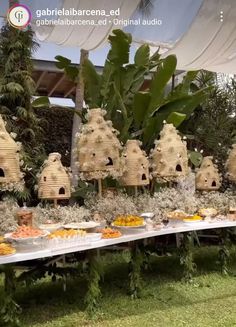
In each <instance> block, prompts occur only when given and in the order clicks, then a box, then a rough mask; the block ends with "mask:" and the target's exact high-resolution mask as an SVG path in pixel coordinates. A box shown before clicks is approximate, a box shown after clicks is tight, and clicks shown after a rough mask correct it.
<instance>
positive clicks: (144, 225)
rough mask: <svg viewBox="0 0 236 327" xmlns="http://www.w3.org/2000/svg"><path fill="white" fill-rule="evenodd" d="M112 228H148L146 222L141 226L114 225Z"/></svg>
mask: <svg viewBox="0 0 236 327" xmlns="http://www.w3.org/2000/svg"><path fill="white" fill-rule="evenodd" d="M111 226H113V227H115V228H119V229H124V230H129V229H139V228H144V227H146V222H144V223H143V225H139V226H117V225H114V223H112V224H111Z"/></svg>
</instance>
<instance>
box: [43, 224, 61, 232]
mask: <svg viewBox="0 0 236 327" xmlns="http://www.w3.org/2000/svg"><path fill="white" fill-rule="evenodd" d="M60 228H62V224H59V223H58V224H56V223H55V224H41V225H39V229H42V230H45V231H48V232H50V233H51V232H55V231H56V230H58V229H60Z"/></svg>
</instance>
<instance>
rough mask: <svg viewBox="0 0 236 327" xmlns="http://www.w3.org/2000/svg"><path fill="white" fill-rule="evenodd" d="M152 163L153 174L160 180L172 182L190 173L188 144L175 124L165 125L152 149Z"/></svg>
mask: <svg viewBox="0 0 236 327" xmlns="http://www.w3.org/2000/svg"><path fill="white" fill-rule="evenodd" d="M150 164H151V165H150V166H151V174H152V176H153V177H154V178H157V179H159V180H163V181H169V182H171V181H176V180H178V179H179V178H183V177H186V176H187V175H188V174H189V172H190V170H189V167H188V153H187V144H186V142H185V141H182V139H181V137H180V136H179V135H178V132H177V130H176V128H175V127H174V125H173V124H165V125H164V127H163V129H162V131H161V133H160V139H159V140H156V141H155V147H154V149H152V150H151V154H150Z"/></svg>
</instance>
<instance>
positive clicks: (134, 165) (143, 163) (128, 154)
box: [120, 140, 149, 186]
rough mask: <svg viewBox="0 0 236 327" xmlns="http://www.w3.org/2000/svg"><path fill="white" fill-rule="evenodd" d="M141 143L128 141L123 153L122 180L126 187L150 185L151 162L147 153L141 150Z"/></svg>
mask: <svg viewBox="0 0 236 327" xmlns="http://www.w3.org/2000/svg"><path fill="white" fill-rule="evenodd" d="M140 145H141V142H140V141H138V140H128V141H127V143H126V145H125V147H124V150H123V152H122V161H123V165H124V171H123V175H122V177H121V179H120V181H121V184H122V185H125V186H141V185H148V184H149V161H148V158H147V156H146V153H145V152H144V151H142V150H141V149H140Z"/></svg>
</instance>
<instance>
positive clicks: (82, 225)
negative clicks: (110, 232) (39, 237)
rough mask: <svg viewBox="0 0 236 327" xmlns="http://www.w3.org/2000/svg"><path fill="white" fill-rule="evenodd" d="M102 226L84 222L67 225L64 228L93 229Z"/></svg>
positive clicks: (92, 222) (93, 222)
mask: <svg viewBox="0 0 236 327" xmlns="http://www.w3.org/2000/svg"><path fill="white" fill-rule="evenodd" d="M99 226H100V224H99V223H96V222H95V221H84V222H81V223H70V224H66V225H64V226H63V227H64V228H66V229H91V228H96V227H99Z"/></svg>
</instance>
